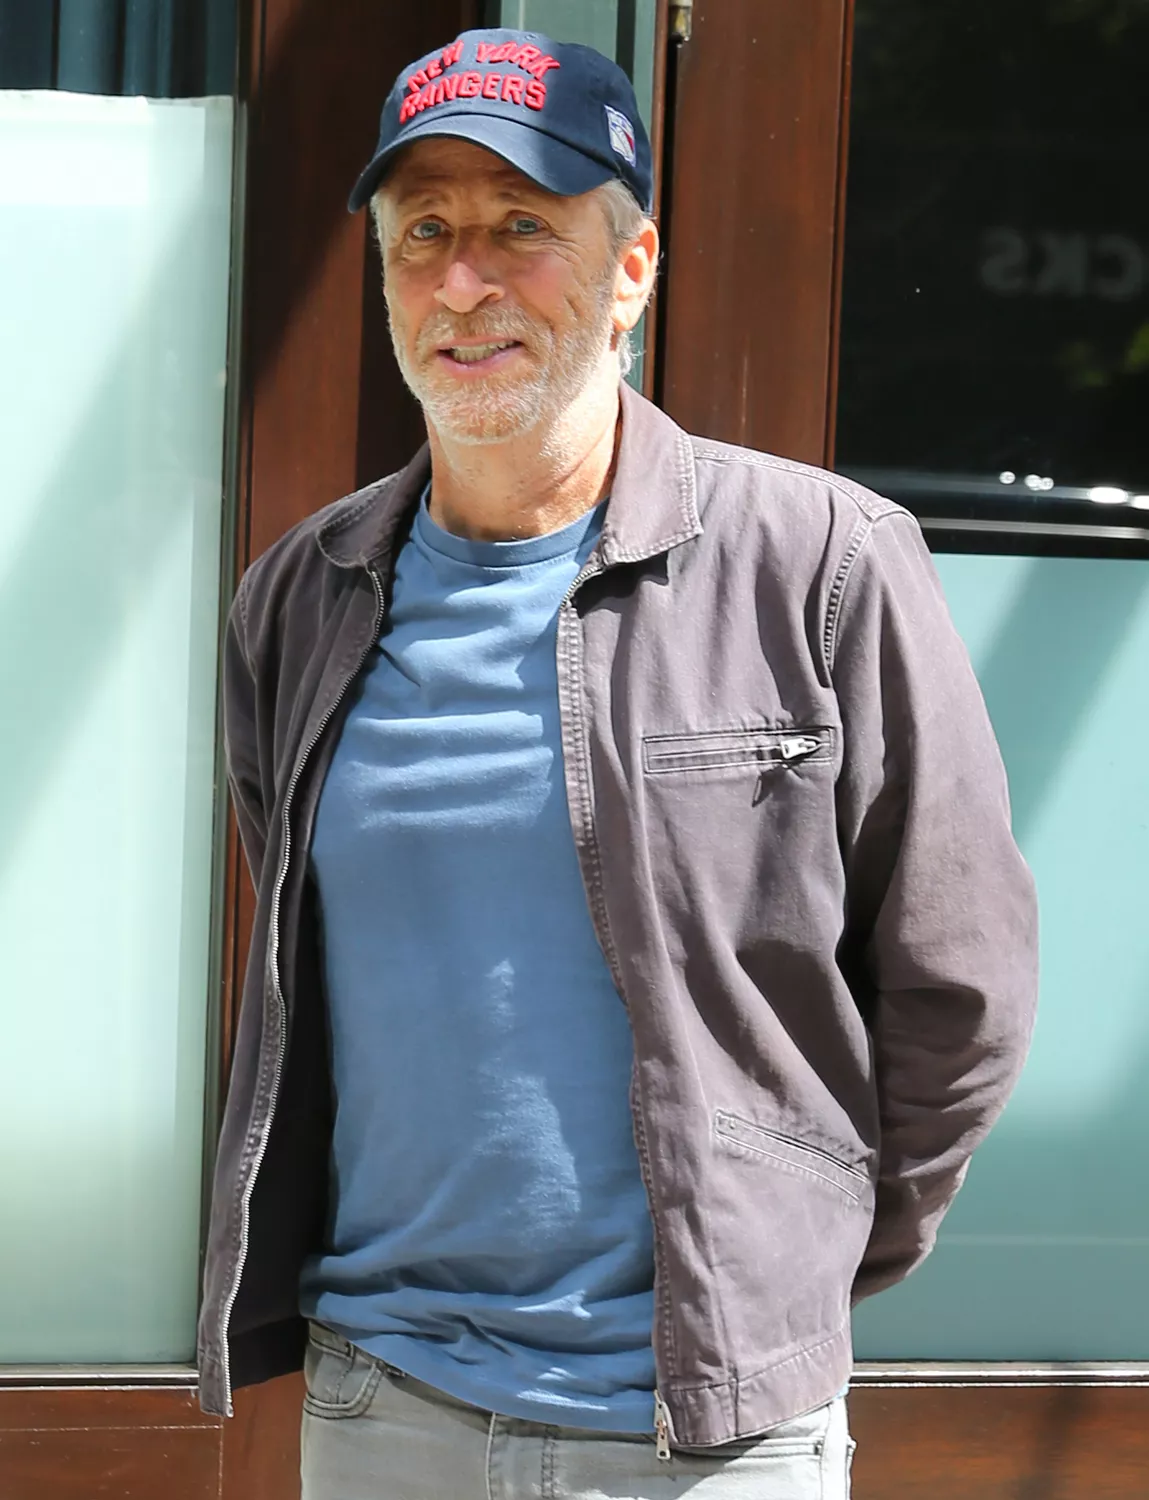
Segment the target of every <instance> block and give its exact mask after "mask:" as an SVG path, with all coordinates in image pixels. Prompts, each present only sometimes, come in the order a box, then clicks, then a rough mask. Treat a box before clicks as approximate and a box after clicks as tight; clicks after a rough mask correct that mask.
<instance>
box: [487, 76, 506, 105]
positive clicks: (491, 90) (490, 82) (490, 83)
mask: <svg viewBox="0 0 1149 1500" xmlns="http://www.w3.org/2000/svg"><path fill="white" fill-rule="evenodd" d="M502 82H503V75H502V74H501V73H488V74H487V75H486V77H485V78H484V79H483V98H484V99H497V98H498V97H499V88H500V86H501V85H502Z"/></svg>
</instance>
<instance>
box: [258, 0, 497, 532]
mask: <svg viewBox="0 0 1149 1500" xmlns="http://www.w3.org/2000/svg"><path fill="white" fill-rule="evenodd" d="M475 8H476V6H475V0H424V3H423V4H421V5H417V6H395V5H381V4H379V3H378V0H340V4H338V5H332V4H330V3H329V0H263V3H261V4H258V5H257V6H256V8H255V10H254V14H253V19H252V28H251V31H252V45H251V47H250V50H249V57H250V77H249V83H248V89H249V97H250V101H251V108H250V139H249V151H248V187H247V221H246V222H247V252H246V269H245V277H244V287H245V292H244V296H245V323H246V336H245V350H244V377H243V378H244V384H245V390H246V393H247V398H248V399H247V413H246V439H247V445H246V446H247V452H246V465H245V477H246V481H247V486H248V489H249V497H248V498H249V510H248V516H247V518H246V519H247V523H248V537H247V538H246V539H245V540H246V545H245V546H244V548H243V552H244V561H246V560H247V559H248V558H249V557H251V556H255V555H257V554H258V553H259V552H261V551H263V549H264V548H265V547H267V546H268V545H269V544H270V543H271V542H272V541H274V540H275V538H276V537H277V536H279V535H280V534H281V532H283V531H284V530H285V529H286V528H287V527H288V526H289V525H291V524H292V523H293V522H295V521H297V520H299V519H300V518H301V517H303V516H305V515H307V514H308V513H309V512H311V511H313V510H315V509H316V508H317V507H318V506H320V505H323V504H325V503H327V501H329V500H333V499H336V498H337V497H338V496H339V495H342V494H345V493H346V492H347V491H348V490H351V489H353V488H354V487H355V484H356V480H357V475H358V473H359V470H360V468H361V467H362V460H361V455H360V426H361V413H362V414H366V418H367V424H368V427H369V429H370V431H372V432H374V433H375V434H377V441H375V442H374V443H369V444H367V447H368V449H369V451H368V453H367V454H366V455H365V460H366V461H367V462H368V464H369V465H374V463H376V462H382V463H384V465H386V463H387V462H388V460H389V457H390V452H389V444H388V441H387V439H388V436H389V434H390V433H391V431H392V429H395V428H397V429H399V432H398V436H399V445H398V446H399V447H400V448H401V449H402V451H403V452H404V453H406V452H407V450H408V448H409V446H410V444H409V438H410V408H409V407H408V408H405V407H404V404H403V399H402V397H401V395H400V392H399V388H398V386H394V387H393V389H392V390H391V392H390V394H391V395H392V396H394V397H396V398H397V399H396V400H395V401H392V400H390V399H388V392H387V391H385V390H383V388H382V387H381V386H380V387H379V388H378V389H376V390H372V391H366V390H364V389H363V383H364V377H365V376H366V377H367V378H368V383H369V384H370V382H371V381H378V380H380V379H382V377H381V376H380V375H379V371H378V369H377V366H376V363H375V362H374V361H373V359H372V358H371V357H369V356H370V351H367V353H366V354H365V346H364V313H365V293H366V292H367V291H368V289H369V287H370V285H371V283H372V282H373V281H374V280H375V279H377V277H376V273H375V270H374V269H373V267H371V266H370V264H369V262H368V257H367V250H368V231H367V216H366V214H356V215H354V216H352V215H350V214H348V213H347V195H348V193H349V192H350V190H351V187H352V185H353V183H354V181H355V179H356V177H357V176H358V174H359V172H360V170H361V169H362V167H363V165H364V164H365V162H366V161H367V159H368V158H369V156H370V154H371V151H372V148H373V147H374V144H375V138H376V135H377V132H378V121H379V111H380V108H381V106H382V103H383V100H384V98H385V97H386V94H387V90H388V89H389V88H390V86H391V84H392V82H393V81H394V78H395V76H396V74H397V73H398V72H399V69H400V68H401V67H402V66H403V65H404V64H405V63H407V62H409V61H411V60H412V59H413V58H415V57H418V56H419V55H420V54H421V53H423V52H426V51H429V50H430V49H431V48H432V47H435V46H438V45H441V44H443V43H445V42H447V41H449V40H450V39H451V38H452V37H454V36H455V35H456V34H457V32H458V31H460V30H462V29H463V28H464V27H465V26H467V25H470V24H472V23H473V19H474V14H475ZM366 312H367V315H368V317H369V319H370V320H371V328H372V333H371V337H372V338H374V339H376V341H378V334H379V318H380V317H381V315H382V303H381V298H379V297H378V296H375V297H368V298H367V301H366ZM383 332H384V335H385V328H384V330H383ZM384 352H385V353H386V358H387V359H389V358H390V354H389V350H386V351H384ZM384 368H385V362H384ZM394 380H395V381H397V380H398V376H397V374H396V375H395V376H394Z"/></svg>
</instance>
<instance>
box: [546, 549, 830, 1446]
mask: <svg viewBox="0 0 1149 1500" xmlns="http://www.w3.org/2000/svg"><path fill="white" fill-rule="evenodd" d="M605 572H606V569H605V567H604V566H603V564H602V563H601V562H599V561H598V560H597V559H596V558H594V557H593V556H592V557H591V558H589V559H588V560H587V563H586V565H585V566H584V567H583V569H582V570H581V572H579V573H578V574H577V576H576V577H575V579H574V582H573V583H572V584H571V586H570V588H569V589H567V591H566V593H565V594H564V595H563V599H562V603H561V604H560V606H559V619H560V623H561V619H562V612H563V611H564V610H567V611H568V612H569V608H570V605H571V602H572V600H573V599H574V596H575V594H576V593H577V592H578V590H579V589H580V588H581V587H582V585H583V584H584V583H585V582H586V581H587V579H589V578H596V577H597V576H598V575H599V574H600V573H605ZM556 669H557V663H556ZM559 719H560V722H561V719H562V695H561V693H560V695H559ZM817 743H818V742H817V741H816V740H815V742H814V745H815V748H817ZM591 920H592V922H593V920H594V914H593V909H592V913H591ZM604 952H605V949H604ZM608 964H609V967H610V970H611V977H612V978H613V980H614V983H615V988H616V989H617V990H618V994H619V999H620V1000H621V1001H622V1003H623V1006H624V1008H625V1009H626V1013H627V1016H628V1018H629V1016H630V1006H629V1004H628V1003H627V999H626V992H625V990H624V989H623V986H622V979H621V976H620V975H619V974H618V973H617V972H616V971H615V967H614V964H613V963H610V961H609V960H608ZM633 1034H634V1022H633V1021H631V1035H632V1036H633ZM632 1107H633V1106H632ZM639 1127H640V1128H639V1132H638V1133H639V1134H640V1135H641V1136H642V1138H643V1140H644V1141H645V1139H646V1130H645V1128H644V1127H642V1125H641V1122H639ZM638 1166H639V1171H640V1172H641V1173H642V1182H643V1187H644V1189H645V1191H646V1201H647V1202H648V1203H649V1204H651V1205H653V1203H654V1192H653V1189H652V1185H651V1180H650V1163H649V1161H648V1159H647V1155H646V1151H645V1148H644V1149H641V1150H639V1152H638ZM650 1218H651V1228H652V1231H653V1233H654V1236H655V1238H656V1239H657V1237H658V1224H657V1222H656V1221H655V1217H654V1210H653V1207H652V1208H651V1215H650ZM655 1355H656V1358H657V1350H656V1351H655ZM654 1440H655V1452H656V1454H657V1456H658V1458H659V1459H660V1460H662V1462H664V1463H669V1462H670V1410H669V1408H668V1407H667V1405H666V1402H665V1401H664V1400H663V1399H662V1395H661V1393H660V1392H659V1390H658V1387H657V1386H656V1387H655V1390H654Z"/></svg>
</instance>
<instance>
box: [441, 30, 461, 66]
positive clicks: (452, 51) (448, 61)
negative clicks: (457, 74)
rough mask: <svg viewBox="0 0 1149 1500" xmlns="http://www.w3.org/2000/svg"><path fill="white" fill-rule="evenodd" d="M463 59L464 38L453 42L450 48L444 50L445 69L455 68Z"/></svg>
mask: <svg viewBox="0 0 1149 1500" xmlns="http://www.w3.org/2000/svg"><path fill="white" fill-rule="evenodd" d="M462 57H463V38H462V37H460V38H459V39H458V41H455V42H452V43H451V45H450V46H449V47H444V48H443V67H444V68H453V67H454V66H455V64H456V63H457V62H460V61H461V60H462Z"/></svg>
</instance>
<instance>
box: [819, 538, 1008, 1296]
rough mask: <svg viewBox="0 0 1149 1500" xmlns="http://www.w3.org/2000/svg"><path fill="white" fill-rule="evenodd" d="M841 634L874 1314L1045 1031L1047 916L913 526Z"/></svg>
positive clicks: (837, 635)
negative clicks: (873, 1140)
mask: <svg viewBox="0 0 1149 1500" xmlns="http://www.w3.org/2000/svg"><path fill="white" fill-rule="evenodd" d="M831 624H832V627H833V632H832V639H831V640H830V646H831V666H832V673H833V678H834V684H835V688H836V691H837V694H838V698H839V702H840V706H841V711H842V722H843V768H842V772H841V775H840V778H839V802H838V816H839V832H840V838H841V843H842V850H843V857H844V862H845V868H846V891H847V934H846V941H845V943H844V944H843V950H842V951H843V966H844V967H845V968H846V969H847V971H848V972H847V977H848V978H849V979H850V982H851V986H852V988H853V989H854V992H855V995H856V997H857V999H858V1003H859V1006H860V1007H861V1009H862V1012H863V1014H864V1016H865V1018H866V1021H867V1024H868V1027H869V1031H870V1036H871V1042H872V1049H873V1066H874V1071H875V1077H876V1083H877V1091H878V1101H879V1108H880V1118H881V1150H880V1160H879V1175H878V1184H877V1205H876V1215H875V1221H874V1228H873V1232H872V1235H871V1238H870V1242H869V1245H868V1247H867V1250H866V1253H865V1256H864V1257H863V1260H862V1265H861V1268H860V1270H859V1273H858V1277H857V1280H856V1282H855V1286H854V1300H855V1301H857V1300H859V1299H860V1298H862V1297H865V1296H869V1295H870V1294H871V1293H873V1292H877V1291H881V1290H882V1289H883V1288H884V1287H887V1286H891V1285H893V1284H894V1283H895V1282H897V1281H900V1280H901V1279H902V1278H903V1277H904V1276H906V1275H907V1274H908V1273H909V1272H910V1271H912V1270H913V1269H914V1268H915V1267H916V1266H917V1265H918V1264H919V1263H920V1262H921V1261H922V1260H924V1259H925V1257H926V1256H927V1255H928V1254H929V1252H930V1250H931V1249H932V1248H933V1244H934V1240H935V1237H936V1235H937V1231H938V1226H939V1224H940V1223H941V1220H942V1217H943V1216H944V1214H945V1212H946V1210H947V1208H948V1207H949V1205H950V1203H951V1202H952V1201H953V1198H954V1195H955V1194H956V1193H957V1190H958V1188H959V1187H960V1186H961V1183H962V1180H963V1178H964V1176H965V1172H966V1168H967V1166H968V1163H969V1158H970V1155H971V1153H972V1152H973V1150H974V1148H975V1147H976V1146H977V1145H978V1144H979V1143H980V1142H981V1141H982V1140H983V1139H984V1137H985V1135H986V1134H987V1132H988V1131H989V1129H990V1126H991V1125H992V1124H993V1122H994V1121H995V1120H996V1118H997V1117H998V1115H999V1114H1000V1113H1001V1110H1002V1109H1003V1108H1004V1106H1005V1102H1006V1099H1007V1098H1008V1096H1009V1093H1010V1091H1011V1089H1012V1088H1013V1085H1014V1083H1015V1082H1016V1080H1017V1077H1018V1074H1019V1073H1020V1071H1021V1066H1022V1063H1023V1061H1024V1059H1025V1055H1026V1051H1027V1049H1028V1045H1029V1039H1030V1035H1031V1031H1032V1027H1033V1019H1034V1012H1035V1006H1036V993H1037V913H1036V902H1035V897H1034V889H1033V881H1032V878H1031V876H1030V873H1029V870H1028V869H1027V867H1026V865H1025V862H1024V860H1023V859H1022V857H1021V854H1020V852H1019V851H1018V848H1017V845H1016V844H1015V843H1014V840H1013V836H1012V834H1011V832H1010V822H1009V803H1008V794H1007V790H1006V783H1005V772H1004V768H1003V766H1002V762H1001V757H1000V754H999V752H998V748H997V744H996V741H995V739H994V736H993V731H992V729H991V727H990V724H989V718H988V715H987V713H986V709H985V704H984V702H983V700H982V696H981V692H980V689H979V687H978V685H977V682H976V680H975V678H974V674H973V669H972V667H971V665H970V662H969V658H968V656H967V654H966V651H965V647H964V645H963V644H962V642H961V640H960V638H959V637H958V634H957V632H956V630H955V629H954V626H953V624H952V622H951V620H950V618H949V613H948V611H947V608H946V604H945V600H944V597H943V595H942V590H941V585H940V583H939V581H938V577H937V573H936V571H935V570H934V567H933V563H932V560H931V558H930V556H929V553H928V551H927V549H926V546H925V543H924V541H923V539H922V536H921V532H920V530H919V528H918V526H917V523H916V522H915V521H914V520H913V518H912V517H910V516H909V515H907V514H906V513H904V512H902V511H894V512H890V513H887V514H886V515H884V516H882V517H881V518H879V519H878V520H877V521H875V522H874V523H873V525H872V528H871V530H870V533H869V535H868V537H867V538H866V539H865V541H864V542H863V544H862V546H861V548H860V550H859V552H858V554H857V557H856V559H855V561H854V564H853V567H852V570H851V572H850V574H849V576H848V577H847V579H846V580H845V583H844V585H843V587H842V590H841V594H840V604H839V610H838V614H837V616H836V619H835V620H833V621H832V622H831ZM851 971H852V972H851Z"/></svg>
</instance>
